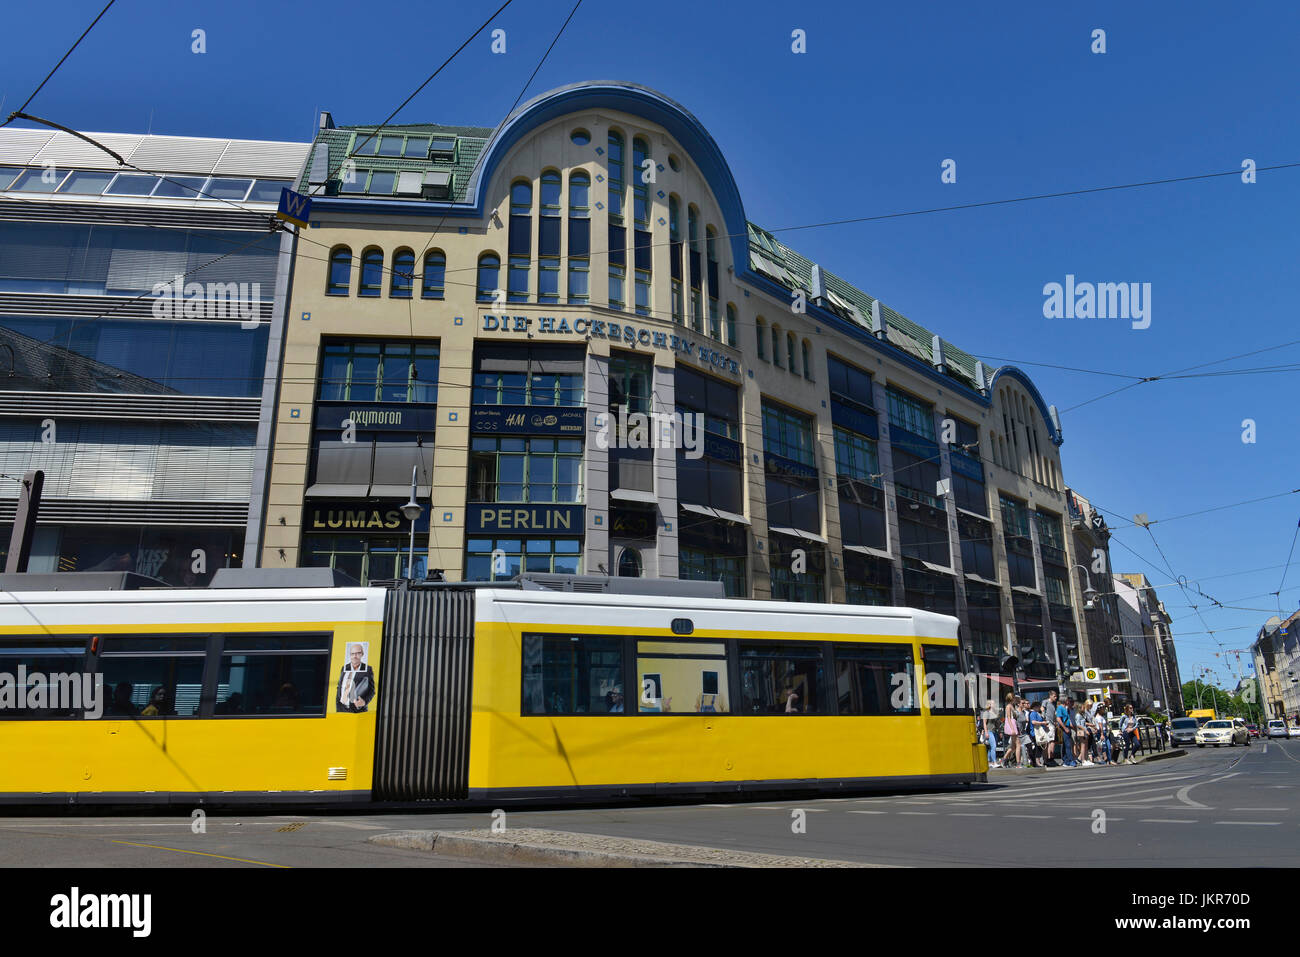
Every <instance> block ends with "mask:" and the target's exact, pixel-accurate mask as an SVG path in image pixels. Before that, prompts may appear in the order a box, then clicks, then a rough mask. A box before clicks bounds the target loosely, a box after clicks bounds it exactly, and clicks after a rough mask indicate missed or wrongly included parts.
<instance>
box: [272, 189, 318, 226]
mask: <svg viewBox="0 0 1300 957" xmlns="http://www.w3.org/2000/svg"><path fill="white" fill-rule="evenodd" d="M275 218H276V219H283V220H285V221H286V222H290V223H293V224H294V225H295V226H301V227H303V228H304V229H305V228H306V226H307V221H308V220H309V219H310V218H311V198H310V197H309V196H304V195H303V194H302V193H295V192H294V191H293V190H291V189H289V187H287V186H286V187H284V188H283V189H281V190H280V208H279V209H277V210H276V211H275Z"/></svg>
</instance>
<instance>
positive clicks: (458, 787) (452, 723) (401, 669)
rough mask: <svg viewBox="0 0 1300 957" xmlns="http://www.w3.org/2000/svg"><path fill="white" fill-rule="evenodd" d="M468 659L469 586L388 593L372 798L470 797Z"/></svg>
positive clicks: (471, 648)
mask: <svg viewBox="0 0 1300 957" xmlns="http://www.w3.org/2000/svg"><path fill="white" fill-rule="evenodd" d="M473 664H474V590H473V589H471V588H454V587H448V588H434V589H421V590H408V589H400V590H397V591H392V592H390V593H389V594H388V596H387V599H386V604H385V609H384V644H383V657H382V665H381V671H380V673H379V675H378V676H377V681H378V685H379V709H378V722H377V724H378V727H377V731H376V738H375V773H374V783H373V785H372V788H373V796H374V798H375V800H378V801H455V800H464V799H465V798H467V797H468V796H469V725H470V713H471V712H470V694H471V679H472V675H473ZM385 676H387V677H385Z"/></svg>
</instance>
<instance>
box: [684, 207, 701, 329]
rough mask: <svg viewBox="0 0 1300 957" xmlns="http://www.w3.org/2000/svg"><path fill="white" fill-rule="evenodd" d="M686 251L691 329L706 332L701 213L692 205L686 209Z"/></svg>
mask: <svg viewBox="0 0 1300 957" xmlns="http://www.w3.org/2000/svg"><path fill="white" fill-rule="evenodd" d="M686 251H687V255H688V258H689V259H690V264H691V271H690V277H689V279H690V287H691V328H692V329H694V330H695V331H696V332H703V331H704V292H703V291H702V289H701V286H702V284H703V281H704V277H703V271H704V270H703V262H702V258H703V257H702V256H701V255H700V211H699V210H698V209H696V208H695V204H694V203H692V204H691V205H690V206H687V207H686Z"/></svg>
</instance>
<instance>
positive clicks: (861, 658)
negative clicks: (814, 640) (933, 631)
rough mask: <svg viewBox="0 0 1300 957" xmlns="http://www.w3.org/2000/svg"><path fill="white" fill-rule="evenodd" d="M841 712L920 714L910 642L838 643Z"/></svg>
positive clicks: (837, 660)
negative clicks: (886, 643) (900, 643)
mask: <svg viewBox="0 0 1300 957" xmlns="http://www.w3.org/2000/svg"><path fill="white" fill-rule="evenodd" d="M835 692H836V697H837V698H838V700H839V713H840V714H920V713H921V705H920V702H919V701H918V700H917V692H916V675H915V669H914V668H913V665H912V648H911V646H910V645H859V644H837V645H835Z"/></svg>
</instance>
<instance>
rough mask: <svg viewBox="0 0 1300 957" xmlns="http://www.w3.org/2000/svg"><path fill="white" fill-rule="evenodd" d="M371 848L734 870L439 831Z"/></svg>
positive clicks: (395, 836) (389, 838) (501, 860)
mask: <svg viewBox="0 0 1300 957" xmlns="http://www.w3.org/2000/svg"><path fill="white" fill-rule="evenodd" d="M367 843H369V844H381V845H383V846H385V847H401V848H405V849H407V850H411V851H429V852H431V853H434V854H440V855H442V856H444V857H455V858H459V859H461V860H467V861H481V862H482V863H484V864H525V865H551V866H554V865H557V864H558V865H561V866H567V867H735V866H739V865H733V864H705V863H697V862H695V861H675V860H671V859H669V858H662V857H649V856H645V855H641V854H616V853H614V852H612V851H584V850H579V849H578V848H571V847H546V846H544V845H541V844H527V843H524V842H522V841H503V840H495V839H489V838H478V837H464V836H462V835H459V834H444V833H441V832H439V831H397V832H395V833H392V834H377V835H375V836H374V837H371V838H367Z"/></svg>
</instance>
